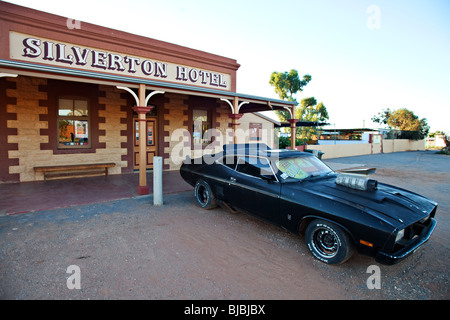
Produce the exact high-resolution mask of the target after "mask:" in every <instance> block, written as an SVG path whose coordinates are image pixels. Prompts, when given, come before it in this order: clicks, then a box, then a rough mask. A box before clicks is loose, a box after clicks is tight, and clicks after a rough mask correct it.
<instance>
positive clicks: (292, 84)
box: [269, 69, 311, 121]
mask: <svg viewBox="0 0 450 320" xmlns="http://www.w3.org/2000/svg"><path fill="white" fill-rule="evenodd" d="M310 81H311V76H310V75H309V74H306V75H304V76H303V79H302V80H300V76H299V75H298V72H297V70H294V69H291V70H290V71H289V72H276V71H274V72H272V74H271V75H270V81H269V84H270V85H271V86H273V87H275V92H276V93H277V94H278V96H279V97H280V99H283V100H287V101H294V102H297V100H296V99H295V98H294V95H295V94H296V93H297V92H299V91H300V92H301V91H303V87H304V86H306V85H307V84H308V83H309V82H310ZM276 114H277V115H278V118H279V119H280V120H281V121H286V120H287V119H289V118H290V116H289V113H288V112H287V111H281V110H276Z"/></svg>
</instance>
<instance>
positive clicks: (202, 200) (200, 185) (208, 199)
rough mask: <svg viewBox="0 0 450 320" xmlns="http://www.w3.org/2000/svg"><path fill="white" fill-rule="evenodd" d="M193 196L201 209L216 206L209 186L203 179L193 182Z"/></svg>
mask: <svg viewBox="0 0 450 320" xmlns="http://www.w3.org/2000/svg"><path fill="white" fill-rule="evenodd" d="M194 196H195V200H196V201H197V204H198V205H199V206H200V207H202V208H203V209H207V210H209V209H213V208H215V207H217V203H216V201H215V199H214V195H213V193H212V191H211V187H210V186H209V184H208V183H207V182H205V181H203V180H199V181H197V183H196V184H195V188H194Z"/></svg>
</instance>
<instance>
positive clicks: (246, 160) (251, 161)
mask: <svg viewBox="0 0 450 320" xmlns="http://www.w3.org/2000/svg"><path fill="white" fill-rule="evenodd" d="M236 171H237V172H240V173H244V174H247V175H250V176H253V177H256V178H261V175H272V174H273V172H272V170H271V168H270V164H269V162H268V161H267V159H265V158H259V157H239V159H238V163H237V167H236Z"/></svg>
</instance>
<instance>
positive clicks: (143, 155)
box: [133, 84, 151, 195]
mask: <svg viewBox="0 0 450 320" xmlns="http://www.w3.org/2000/svg"><path fill="white" fill-rule="evenodd" d="M139 104H140V106H135V107H134V108H133V110H134V111H135V112H136V113H137V114H138V116H139V118H138V121H139V186H138V194H139V195H143V194H148V193H149V189H148V186H147V149H146V136H147V132H145V131H146V121H147V119H146V114H147V112H149V111H150V109H151V107H147V106H145V84H139Z"/></svg>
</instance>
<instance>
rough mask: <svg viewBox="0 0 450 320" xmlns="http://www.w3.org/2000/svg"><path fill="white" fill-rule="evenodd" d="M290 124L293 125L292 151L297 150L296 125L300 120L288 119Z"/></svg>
mask: <svg viewBox="0 0 450 320" xmlns="http://www.w3.org/2000/svg"><path fill="white" fill-rule="evenodd" d="M288 121H289V123H290V124H291V149H292V150H295V133H296V129H297V126H296V123H297V122H298V121H299V119H288Z"/></svg>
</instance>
